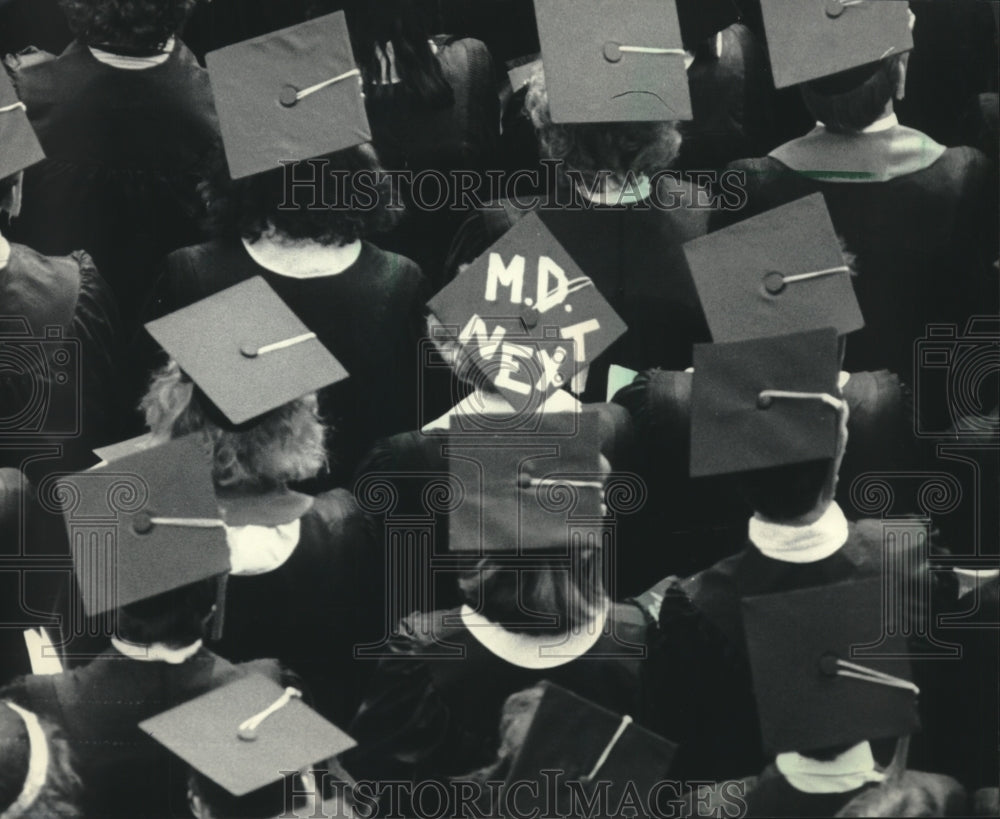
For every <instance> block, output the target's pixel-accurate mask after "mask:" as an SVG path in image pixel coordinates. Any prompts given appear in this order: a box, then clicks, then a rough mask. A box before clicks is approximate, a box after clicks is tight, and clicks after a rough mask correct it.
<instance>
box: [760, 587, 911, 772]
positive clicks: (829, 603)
mask: <svg viewBox="0 0 1000 819" xmlns="http://www.w3.org/2000/svg"><path fill="white" fill-rule="evenodd" d="M882 584H883V581H882V579H881V577H873V578H871V579H866V580H854V581H851V582H846V583H837V584H834V585H829V586H820V587H816V588H806V589H798V590H796V591H791V592H785V593H783V594H773V595H767V596H763V597H749V598H745V599H744V600H743V623H744V628H745V630H746V639H747V651H748V652H749V656H750V666H751V668H752V670H753V680H754V691H755V692H756V697H757V709H758V716H759V718H760V725H761V732H762V736H763V740H764V745H765V747H766V748H768V749H769V750H770V751H771V752H772V753H785V752H788V751H811V750H817V749H820V748H832V747H836V746H841V745H855V744H857V743H858V742H861V741H863V740H870V739H883V738H887V737H900V736H906V735H909V734H911V733H913V732H915V731H916V730H918V729H919V725H920V721H919V717H918V714H917V708H916V702H917V697H916V695H917V693H918V689H917V687H916V686H915V685H913V683H912V682H911V681H910V666H909V662H908V661H907V660H905V659H899V657H902V656H905V655H906V638H905V637H904V636H903V635H902V634H895V635H893V634H890V633H889V632H888V631H887V630H886V627H887V626H888V625H889V623H888V622H887V620H886V612H885V611H884V609H883V606H882V593H883V591H882ZM876 646H878V648H879V651H878V652H875V651H873V650H872V649H874V648H875V647H876ZM865 647H867V648H868V651H864V650H861V651H859V650H858V649H864V648H865ZM878 654H881V658H880V657H879V656H877V655H878ZM892 655H895V658H893V659H887V658H888V657H891V656H892Z"/></svg>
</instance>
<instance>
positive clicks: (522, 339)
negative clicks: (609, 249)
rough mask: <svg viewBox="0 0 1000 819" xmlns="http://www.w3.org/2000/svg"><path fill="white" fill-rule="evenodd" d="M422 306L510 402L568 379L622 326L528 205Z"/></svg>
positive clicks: (517, 403)
mask: <svg viewBox="0 0 1000 819" xmlns="http://www.w3.org/2000/svg"><path fill="white" fill-rule="evenodd" d="M428 308H429V309H430V310H431V312H433V313H434V315H435V316H436V317H437V319H438V321H439V322H440V323H441V324H442V325H443V326H444V328H446V329H447V330H448V332H449V334H450V335H451V336H452V338H453V340H456V341H457V342H458V344H459V346H460V347H461V348H462V350H463V354H466V355H471V356H472V357H473V359H474V360H475V361H476V363H477V366H478V367H479V368H480V370H481V371H482V372H484V373H485V375H486V377H487V378H488V379H489V380H490V382H491V383H492V384H493V386H495V387H496V389H497V390H499V391H500V393H501V394H502V395H503V396H504V397H505V398H507V399H508V401H510V403H511V404H512V405H513V406H514V407H521V406H525V405H528V404H531V403H532V401H531V399H532V398H533V397H534V398H536V399H544V397H546V396H548V395H550V394H551V393H552V392H554V391H555V390H556V389H559V388H560V387H562V386H564V385H567V386H568V385H569V384H570V382H571V381H572V380H573V377H574V375H575V374H576V373H577V372H578V371H579V370H582V369H583V367H585V366H586V365H587V364H590V363H591V362H592V361H593V360H594V359H595V358H597V357H598V356H599V355H600V354H601V353H602V352H604V351H605V350H606V349H607V348H608V347H610V346H611V344H612V343H613V342H614V341H615V340H616V339H617V338H619V337H620V336H621V335H623V334H624V333H625V331H626V330H627V329H628V328H627V327H626V326H625V323H624V322H623V321H622V320H621V318H619V316H618V314H617V313H615V311H614V310H613V309H612V307H611V305H610V304H608V302H607V300H606V299H605V298H604V296H602V295H601V293H600V291H598V290H597V288H596V287H595V286H594V283H593V282H592V281H591V280H590V279H589V278H587V276H585V275H584V274H583V271H581V270H580V267H579V266H578V265H577V263H576V262H575V261H574V260H573V258H572V257H571V256H570V255H569V253H568V252H567V251H566V250H565V249H564V248H563V247H562V245H560V244H559V242H558V241H557V240H556V238H555V236H553V235H552V233H551V231H549V229H548V228H547V227H546V226H545V224H544V223H543V222H542V220H541V219H540V218H539V217H538V216H537V215H536V214H534V213H532V214H528V215H527V216H525V217H524V218H523V219H521V220H520V221H519V222H518V223H517V224H515V225H514V227H513V228H511V230H510V231H508V232H507V233H506V234H504V236H503V237H501V238H500V240H499V241H497V242H496V244H494V245H493V246H492V247H490V248H489V249H488V250H487V251H486V252H485V253H483V255H481V256H480V257H479V258H478V259H476V260H475V261H473V262H472V263H471V264H470V265H469V266H468V267H467V268H466V269H465V270H464V271H463V272H462V273H460V274H459V275H458V276H457V277H456V278H455V280H454V281H452V282H451V283H450V284H449V285H447V286H446V287H445V288H444V289H443V290H441V291H440V292H439V293H438V294H437V295H436V296H434V298H433V299H431V301H430V302H429V303H428ZM535 403H536V404H537V403H540V402H539V401H535Z"/></svg>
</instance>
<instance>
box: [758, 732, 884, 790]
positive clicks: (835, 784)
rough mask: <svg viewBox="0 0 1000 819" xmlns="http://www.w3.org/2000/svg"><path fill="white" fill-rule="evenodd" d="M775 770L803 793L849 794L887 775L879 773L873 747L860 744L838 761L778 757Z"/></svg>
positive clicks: (837, 759) (838, 758)
mask: <svg viewBox="0 0 1000 819" xmlns="http://www.w3.org/2000/svg"><path fill="white" fill-rule="evenodd" d="M774 764H775V767H776V768H777V769H778V771H779V773H781V775H782V776H783V777H785V779H787V780H788V784H789V785H791V786H792V787H793V788H795V789H796V790H797V791H801V792H802V793H848V792H850V791H854V790H857V789H858V788H861V787H863V786H864V785H867V784H868V783H870V782H882V781H884V780H885V775H884V774H882V773H880V772H879V771H877V770H876V769H875V758H874V757H873V756H872V749H871V745H869V744H868V743H867V742H859V743H858V744H857V745H855V746H854V747H853V748H848V749H847V750H846V751H844V753H842V754H841V755H840V756H838V757H837V758H836V759H831V760H829V761H827V762H822V761H820V760H818V759H810V758H809V757H805V756H802V755H801V754H798V753H795V752H794V751H793V752H791V753H787V754H778V756H777V758H776V759H775V760H774Z"/></svg>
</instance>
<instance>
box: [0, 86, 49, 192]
mask: <svg viewBox="0 0 1000 819" xmlns="http://www.w3.org/2000/svg"><path fill="white" fill-rule="evenodd" d="M43 159H45V152H44V151H43V150H42V146H41V145H40V144H39V142H38V137H37V136H35V129H34V128H32V127H31V122H29V121H28V111H27V108H26V107H25V105H24V103H23V102H21V100H20V99H18V96H17V90H16V89H15V88H14V84H13V82H11V79H10V77H9V76H8V75H7V72H6V71H2V70H0V179H6V178H7V177H8V176H13V175H14V174H16V173H17V172H18V171H23V170H24V169H25V168H30V167H31V166H32V165H34V164H35V163H36V162H41V161H42V160H43Z"/></svg>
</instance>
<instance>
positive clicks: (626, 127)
mask: <svg viewBox="0 0 1000 819" xmlns="http://www.w3.org/2000/svg"><path fill="white" fill-rule="evenodd" d="M524 105H525V109H526V110H527V112H528V115H529V116H530V117H531V122H532V124H533V125H534V126H535V131H536V132H537V134H538V142H539V147H540V149H541V153H542V155H543V156H544V157H546V158H548V159H556V160H561V161H562V163H563V164H564V165H565V169H567V170H571V171H574V172H576V173H577V174H579V175H580V177H581V179H582V180H583V181H584V182H585V183H586V184H587V185H591V186H592V185H593V184H594V182H595V181H596V180H597V179H598V178H599V175H600V174H601V172H602V171H603V172H610V173H612V174H613V175H614V176H615V177H616V178H618V179H619V180H625V179H627V178H628V177H629V175H630V174H631V175H633V176H634V175H638V174H644V175H646V176H649V177H651V176H653V175H654V174H655V173H657V172H658V171H663V170H666V169H667V168H669V167H670V166H671V165H672V164H673V162H674V160H675V159H676V158H677V155H678V153H679V152H680V147H681V135H680V132H679V131H678V130H677V126H676V125H675V124H674V123H673V122H598V123H580V124H556V123H554V122H553V121H552V113H551V110H550V108H549V95H548V90H547V89H546V86H545V73H544V71H543V70H542V69H540V68H538V69H536V70H535V72H534V73H533V74H532V76H531V80H530V82H529V84H528V93H527V96H526V98H525V102H524ZM560 167H562V166H560Z"/></svg>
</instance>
